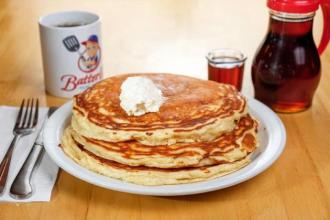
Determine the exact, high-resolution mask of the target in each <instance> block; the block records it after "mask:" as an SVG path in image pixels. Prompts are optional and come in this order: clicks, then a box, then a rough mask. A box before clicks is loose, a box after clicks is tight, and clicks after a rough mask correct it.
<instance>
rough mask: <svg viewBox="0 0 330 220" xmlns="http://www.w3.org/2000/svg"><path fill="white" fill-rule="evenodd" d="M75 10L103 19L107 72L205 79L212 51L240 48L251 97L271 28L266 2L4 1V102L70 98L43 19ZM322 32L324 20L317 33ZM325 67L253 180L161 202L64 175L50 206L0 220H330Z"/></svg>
mask: <svg viewBox="0 0 330 220" xmlns="http://www.w3.org/2000/svg"><path fill="white" fill-rule="evenodd" d="M68 9H81V10H89V11H94V12H96V13H98V14H100V15H101V16H102V21H103V25H102V28H103V45H104V50H103V51H104V54H105V55H104V70H105V72H106V73H107V74H108V75H112V74H115V73H123V72H144V71H148V72H151V71H156V72H160V71H162V72H173V73H183V74H187V75H192V76H196V77H200V78H206V61H205V58H204V55H205V53H206V52H207V51H208V50H209V49H211V48H215V47H235V48H239V49H241V50H242V51H244V52H245V53H246V54H247V55H248V57H249V60H248V63H247V65H246V71H245V82H244V83H245V84H244V89H243V92H244V93H245V94H252V86H251V82H250V63H251V58H252V57H253V54H254V53H255V50H256V48H257V47H258V44H259V43H260V42H261V39H262V37H263V35H264V33H265V31H266V27H267V22H268V14H267V9H266V7H265V2H264V1H263V2H261V1H259V0H253V1H244V0H240V1H236V2H235V3H233V2H230V1H218V0H214V1H212V0H157V1H153V0H126V1H117V0H113V1H106V0H104V1H97V2H96V1H69V0H61V1H48V2H47V3H45V1H42V0H39V1H38V0H30V1H27V0H26V1H19V0H14V1H13V0H10V1H9V0H2V1H1V2H0V30H1V32H0V66H1V69H0V70H1V73H0V104H1V105H19V103H20V100H21V99H22V98H24V97H32V96H33V97H39V99H40V100H41V104H42V105H44V106H45V105H48V106H49V105H61V104H63V103H64V102H66V101H67V100H65V99H60V98H56V97H52V96H49V95H47V94H46V93H45V88H44V84H43V70H42V63H41V53H40V44H39V38H38V26H37V20H38V17H39V16H41V15H43V14H47V13H50V12H54V11H60V10H68ZM320 28H321V23H320V15H319V14H318V16H317V18H316V22H315V32H316V33H318V34H316V36H319V33H320ZM322 65H323V72H322V74H323V75H322V80H321V83H320V86H319V88H318V90H317V93H316V96H315V98H314V104H313V107H312V108H310V109H309V110H308V111H305V112H302V113H299V114H288V115H285V114H283V115H282V114H281V115H279V116H280V117H281V119H282V120H283V122H284V124H285V126H286V130H287V136H288V138H287V144H286V149H285V151H284V153H283V154H282V156H281V157H280V158H279V160H278V161H276V162H275V164H274V165H273V166H271V167H270V168H269V169H268V170H266V171H265V172H263V173H262V174H260V175H258V176H257V177H255V178H253V179H251V180H249V181H247V182H244V183H241V184H239V185H237V186H233V187H230V188H227V189H223V190H219V191H216V192H210V193H206V194H201V195H195V196H180V197H153V196H139V195H132V194H126V193H121V192H115V191H111V190H106V189H103V188H99V187H96V186H93V185H90V184H88V183H86V182H83V181H81V180H79V179H77V178H75V177H73V176H71V175H69V174H67V173H66V172H63V171H62V172H60V174H59V178H58V181H57V183H56V185H55V188H54V191H53V195H52V199H51V202H48V203H29V204H8V203H1V204H0V219H1V220H5V219H8V220H14V219H33V220H34V219H42V220H44V219H93V220H94V219H330V138H329V137H330V135H329V124H330V117H329V116H330V114H329V109H330V95H329V94H330V76H329V75H330V71H329V69H330V48H329V49H328V50H327V51H326V52H325V54H324V55H323V56H322ZM1 147H3V146H1Z"/></svg>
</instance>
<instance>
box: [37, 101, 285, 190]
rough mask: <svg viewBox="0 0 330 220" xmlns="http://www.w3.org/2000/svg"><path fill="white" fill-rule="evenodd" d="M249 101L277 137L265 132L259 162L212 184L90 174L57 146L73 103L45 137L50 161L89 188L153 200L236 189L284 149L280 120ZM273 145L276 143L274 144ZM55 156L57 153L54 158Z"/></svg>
mask: <svg viewBox="0 0 330 220" xmlns="http://www.w3.org/2000/svg"><path fill="white" fill-rule="evenodd" d="M247 100H248V102H247V103H248V106H249V109H250V111H251V112H252V115H253V116H254V117H256V115H257V118H258V119H259V121H261V120H260V113H257V112H264V114H265V115H268V116H269V117H268V120H270V121H271V122H273V123H269V124H263V125H264V126H266V125H267V126H270V127H273V130H274V129H275V133H273V134H270V133H269V131H266V133H267V135H268V139H269V141H268V142H269V143H268V144H267V146H265V151H264V152H262V153H261V154H260V155H258V156H257V158H256V159H255V160H254V161H252V162H251V163H250V164H248V165H247V166H245V167H243V168H241V169H239V170H237V171H235V172H233V173H230V174H228V175H225V176H221V177H217V178H215V179H211V180H206V181H201V182H196V183H187V184H176V185H163V186H143V185H138V184H133V183H127V182H124V181H121V180H117V179H114V178H110V177H106V176H102V175H100V174H97V173H94V172H92V171H90V170H88V169H87V168H84V167H82V166H80V165H79V164H77V163H76V162H74V161H73V160H72V159H71V158H69V157H68V156H67V155H66V154H65V153H64V152H63V150H62V149H61V148H60V147H59V146H58V145H59V143H58V137H59V135H60V134H59V132H61V128H60V126H61V125H62V124H63V123H64V121H66V120H68V118H69V117H71V114H72V113H71V109H72V103H73V102H72V100H70V101H68V102H67V103H65V104H64V105H62V106H61V107H59V108H58V110H57V111H56V112H54V114H53V115H52V116H51V117H50V118H49V119H48V121H47V124H46V125H45V130H44V134H43V140H44V146H45V149H46V151H47V153H48V155H49V156H50V158H51V159H52V160H53V161H54V162H55V163H56V164H57V165H58V166H59V167H61V168H62V169H63V170H64V171H65V172H67V173H69V174H70V175H72V176H74V177H76V178H78V179H81V180H84V181H86V182H88V183H90V184H93V185H97V186H100V187H103V188H107V189H111V190H115V191H120V192H126V193H133V194H139V195H153V196H181V195H193V194H199V193H206V192H210V191H215V190H219V189H223V188H227V187H230V186H233V185H237V184H239V183H241V182H244V181H247V180H249V179H252V178H253V177H255V176H257V175H258V174H260V173H261V172H264V171H265V170H267V169H268V168H269V167H270V166H271V165H272V164H273V163H274V162H275V161H276V160H277V159H278V158H279V157H280V155H281V154H282V152H283V151H284V149H285V144H286V130H285V126H284V124H283V123H282V121H281V119H280V118H279V117H278V116H277V115H276V113H275V112H273V111H272V110H271V109H270V108H269V107H267V106H266V105H264V104H263V103H261V102H259V101H258V100H256V99H254V98H252V97H247ZM68 110H69V111H68ZM62 129H63V128H62ZM62 131H63V130H62ZM272 136H278V137H279V138H278V139H276V140H274V138H272V139H271V137H272ZM271 141H273V142H275V143H272V142H271ZM272 145H276V146H277V148H276V149H275V150H273V151H270V153H272V154H271V155H270V153H268V154H267V155H265V154H266V153H265V152H268V151H266V150H267V149H268V148H269V147H270V146H272ZM54 152H57V153H55V154H54ZM267 156H268V157H267ZM267 158H268V159H267ZM262 159H263V160H262ZM69 161H71V162H69ZM235 175H237V177H235ZM92 177H93V178H92ZM230 177H232V178H230ZM234 177H235V178H234ZM219 183H221V184H219Z"/></svg>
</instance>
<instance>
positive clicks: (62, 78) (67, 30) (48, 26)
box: [39, 11, 103, 98]
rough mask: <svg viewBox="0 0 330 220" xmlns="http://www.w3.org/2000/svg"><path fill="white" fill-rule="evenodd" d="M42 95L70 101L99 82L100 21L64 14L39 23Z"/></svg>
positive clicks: (78, 13)
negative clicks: (44, 87)
mask: <svg viewBox="0 0 330 220" xmlns="http://www.w3.org/2000/svg"><path fill="white" fill-rule="evenodd" d="M39 30H40V41H41V50H42V59H43V68H44V78H45V85H46V91H47V92H48V93H49V94H51V95H54V96H59V97H65V98H71V97H72V96H74V95H76V94H78V93H81V92H82V91H84V90H85V89H87V88H88V87H90V86H91V85H93V84H95V83H96V82H98V81H100V80H101V79H102V75H103V74H102V42H101V33H100V32H101V21H100V17H99V16H98V15H96V14H94V13H90V12H83V11H67V12H59V13H54V14H50V15H46V16H44V17H41V18H40V19H39Z"/></svg>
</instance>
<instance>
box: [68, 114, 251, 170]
mask: <svg viewBox="0 0 330 220" xmlns="http://www.w3.org/2000/svg"><path fill="white" fill-rule="evenodd" d="M256 131H257V122H256V121H255V120H254V119H253V118H252V117H251V116H249V115H247V116H244V117H242V118H241V119H240V120H239V121H238V122H237V125H236V127H235V129H234V130H233V131H231V132H226V133H223V134H222V135H220V136H219V137H218V138H217V139H215V140H213V141H210V142H195V143H176V144H173V145H159V146H148V145H144V144H141V143H139V142H137V141H128V142H119V143H114V142H107V141H102V140H97V139H91V138H86V137H83V136H81V135H80V134H78V133H77V132H75V131H74V130H72V129H71V128H68V129H67V131H66V132H68V133H69V135H71V136H72V138H73V139H74V141H75V142H77V143H79V144H81V145H83V146H84V148H85V149H86V150H87V151H89V152H91V153H93V154H95V155H97V156H98V157H101V158H103V159H107V160H112V161H115V162H118V163H122V164H126V165H130V166H147V167H157V168H180V167H191V166H193V167H201V166H206V165H214V164H220V163H224V162H225V163H228V162H234V161H237V160H239V159H241V158H244V157H246V156H247V155H248V154H249V153H250V152H252V151H254V150H255V148H256V147H257V138H256Z"/></svg>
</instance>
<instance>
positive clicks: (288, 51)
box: [252, 0, 330, 113]
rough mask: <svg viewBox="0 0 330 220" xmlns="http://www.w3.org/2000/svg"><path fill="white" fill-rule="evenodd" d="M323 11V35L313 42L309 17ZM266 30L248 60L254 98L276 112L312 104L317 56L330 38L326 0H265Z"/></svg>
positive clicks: (317, 76)
mask: <svg viewBox="0 0 330 220" xmlns="http://www.w3.org/2000/svg"><path fill="white" fill-rule="evenodd" d="M319 5H320V6H321V8H322V11H323V35H322V39H321V42H320V45H319V47H318V49H317V48H316V45H315V43H314V39H313V34H312V28H313V17H314V15H315V11H316V10H317V9H318V7H319ZM267 6H268V8H270V21H269V28H268V33H267V35H266V37H265V39H264V41H263V43H262V44H261V46H260V48H259V49H258V51H257V53H256V55H255V57H254V60H253V63H252V81H253V85H254V90H255V98H256V99H258V100H260V101H262V102H263V103H265V104H266V105H268V106H269V107H271V108H272V109H273V110H275V111H277V112H288V113H291V112H292V113H293V112H299V111H303V110H305V109H307V108H308V107H310V106H311V104H312V99H313V95H314V92H315V90H316V88H317V86H318V83H319V80H320V70H321V64H320V57H319V54H321V53H322V52H323V51H324V49H325V48H326V46H327V43H328V41H329V39H330V27H329V25H330V0H324V1H322V0H268V2H267Z"/></svg>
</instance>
